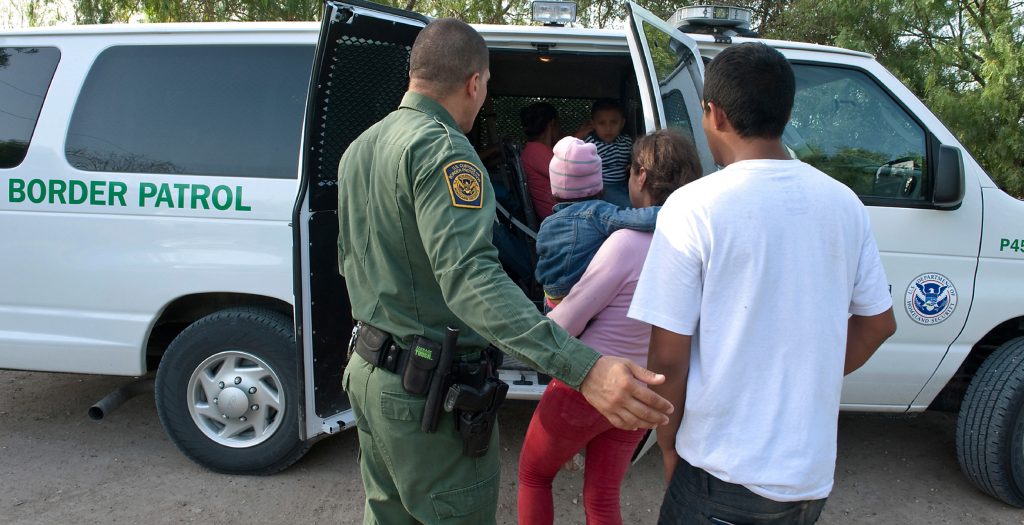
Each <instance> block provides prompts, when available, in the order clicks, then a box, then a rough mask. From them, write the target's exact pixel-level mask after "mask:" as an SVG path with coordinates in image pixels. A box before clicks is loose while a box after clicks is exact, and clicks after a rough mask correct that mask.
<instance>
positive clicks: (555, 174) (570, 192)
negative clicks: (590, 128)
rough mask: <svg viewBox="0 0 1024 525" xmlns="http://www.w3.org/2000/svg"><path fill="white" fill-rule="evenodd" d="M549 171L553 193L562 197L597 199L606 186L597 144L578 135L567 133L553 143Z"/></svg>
mask: <svg viewBox="0 0 1024 525" xmlns="http://www.w3.org/2000/svg"><path fill="white" fill-rule="evenodd" d="M554 152H555V156H554V157H552V158H551V165H550V166H549V167H548V174H549V175H550V177H551V194H552V195H554V196H555V198H557V199H558V200H560V201H578V200H583V199H596V198H599V197H600V196H601V193H602V191H603V190H604V182H603V180H602V179H601V157H600V156H599V155H598V154H597V146H595V145H593V144H589V143H586V142H583V141H582V140H580V139H578V138H576V137H565V138H563V139H562V140H559V141H558V143H557V144H555V147H554Z"/></svg>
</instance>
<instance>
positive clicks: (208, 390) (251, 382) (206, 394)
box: [188, 350, 285, 448]
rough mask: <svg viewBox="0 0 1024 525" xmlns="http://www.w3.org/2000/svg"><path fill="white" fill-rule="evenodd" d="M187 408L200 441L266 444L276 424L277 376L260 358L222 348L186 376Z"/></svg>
mask: <svg viewBox="0 0 1024 525" xmlns="http://www.w3.org/2000/svg"><path fill="white" fill-rule="evenodd" d="M188 407H189V413H190V414H191V416H192V421H194V422H195V424H196V426H197V427H199V430H201V431H202V432H203V434H205V435H206V437H208V438H210V439H211V440H213V441H214V442H216V443H219V444H221V445H224V446H226V447H232V448H245V447H251V446H254V445H258V444H260V443H262V442H264V441H266V440H267V439H268V438H269V437H270V436H272V435H274V432H275V431H276V430H277V428H278V427H280V426H281V421H282V420H283V419H284V407H285V394H284V389H283V386H282V384H281V381H280V379H279V378H278V377H277V374H276V373H275V372H274V370H273V369H271V368H270V367H269V366H267V364H266V363H265V362H264V361H263V360H262V359H260V358H258V357H256V356H254V355H252V354H250V353H248V352H242V351H239V350H228V351H224V352H220V353H218V354H215V355H212V356H210V357H209V358H207V359H206V360H205V361H203V362H202V363H200V365H199V366H198V367H196V369H195V371H193V372H192V377H191V378H189V381H188Z"/></svg>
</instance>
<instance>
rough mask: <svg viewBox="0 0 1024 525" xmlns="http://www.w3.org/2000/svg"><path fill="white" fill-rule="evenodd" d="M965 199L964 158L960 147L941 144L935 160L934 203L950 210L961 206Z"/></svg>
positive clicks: (937, 206) (940, 207)
mask: <svg viewBox="0 0 1024 525" xmlns="http://www.w3.org/2000/svg"><path fill="white" fill-rule="evenodd" d="M963 200H964V158H963V155H962V154H961V153H960V148H956V147H953V146H945V145H942V146H939V155H938V159H937V162H935V186H934V187H933V189H932V204H933V205H934V206H935V207H936V208H939V209H944V210H949V209H955V208H959V207H960V203H961V202H963Z"/></svg>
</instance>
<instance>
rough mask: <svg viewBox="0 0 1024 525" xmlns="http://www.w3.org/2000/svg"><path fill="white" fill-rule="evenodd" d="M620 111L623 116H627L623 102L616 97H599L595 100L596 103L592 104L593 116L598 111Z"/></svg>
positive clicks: (591, 114)
mask: <svg viewBox="0 0 1024 525" xmlns="http://www.w3.org/2000/svg"><path fill="white" fill-rule="evenodd" d="M609 110H611V111H618V112H619V115H622V118H626V110H625V108H623V107H622V103H620V102H619V101H618V100H615V99H614V98H599V99H597V100H595V101H594V105H593V106H590V116H591V117H593V116H594V114H595V113H597V112H598V111H609Z"/></svg>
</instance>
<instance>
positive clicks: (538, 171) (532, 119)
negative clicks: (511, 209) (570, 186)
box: [519, 102, 562, 221]
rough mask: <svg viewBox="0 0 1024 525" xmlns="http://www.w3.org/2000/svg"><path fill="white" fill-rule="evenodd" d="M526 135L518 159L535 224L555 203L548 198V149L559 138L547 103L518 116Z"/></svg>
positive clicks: (554, 115) (532, 106) (550, 153)
mask: <svg viewBox="0 0 1024 525" xmlns="http://www.w3.org/2000/svg"><path fill="white" fill-rule="evenodd" d="M519 119H520V121H521V122H522V124H523V133H525V134H526V144H524V145H523V152H522V153H521V154H520V156H519V158H520V160H522V163H523V171H525V172H526V173H525V174H524V175H525V176H526V186H527V188H528V189H529V190H530V199H531V200H533V210H534V212H536V214H537V220H539V221H542V220H544V219H545V218H547V217H548V216H550V215H551V214H552V213H553V212H552V208H554V207H555V204H558V199H556V198H555V196H554V195H552V194H551V191H550V188H551V177H550V174H549V172H548V165H549V164H551V157H552V156H553V155H554V151H553V150H552V148H553V147H554V145H555V142H556V141H558V139H559V137H560V136H561V132H562V131H561V129H560V127H559V123H558V110H557V109H556V108H555V106H552V105H551V104H550V103H548V102H535V103H533V104H530V105H529V106H526V107H525V108H523V110H522V111H521V112H520V113H519Z"/></svg>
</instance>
